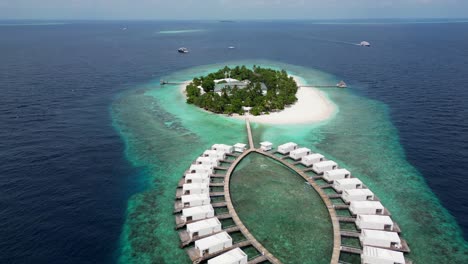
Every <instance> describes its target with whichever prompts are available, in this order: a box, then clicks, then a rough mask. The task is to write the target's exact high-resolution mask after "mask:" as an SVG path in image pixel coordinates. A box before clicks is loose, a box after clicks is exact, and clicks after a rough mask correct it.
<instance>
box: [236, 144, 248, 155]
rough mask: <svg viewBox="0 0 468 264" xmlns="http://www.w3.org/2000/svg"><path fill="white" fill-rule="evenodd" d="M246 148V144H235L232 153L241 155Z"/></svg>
mask: <svg viewBox="0 0 468 264" xmlns="http://www.w3.org/2000/svg"><path fill="white" fill-rule="evenodd" d="M246 146H247V144H244V143H237V144H235V145H234V151H235V152H240V153H242V152H244V151H245V150H246V149H247V148H246Z"/></svg>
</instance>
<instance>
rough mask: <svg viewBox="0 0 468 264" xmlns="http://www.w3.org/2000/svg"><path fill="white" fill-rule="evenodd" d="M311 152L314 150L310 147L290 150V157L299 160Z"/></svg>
mask: <svg viewBox="0 0 468 264" xmlns="http://www.w3.org/2000/svg"><path fill="white" fill-rule="evenodd" d="M310 153H312V151H311V150H310V149H308V148H298V149H295V150H293V151H291V152H289V157H290V158H291V159H293V160H298V159H300V158H302V157H305V156H307V155H309V154H310Z"/></svg>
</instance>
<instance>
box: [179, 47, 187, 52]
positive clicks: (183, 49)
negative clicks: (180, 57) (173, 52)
mask: <svg viewBox="0 0 468 264" xmlns="http://www.w3.org/2000/svg"><path fill="white" fill-rule="evenodd" d="M177 51H178V52H179V53H188V49H187V48H183V47H182V48H179V49H178V50H177Z"/></svg>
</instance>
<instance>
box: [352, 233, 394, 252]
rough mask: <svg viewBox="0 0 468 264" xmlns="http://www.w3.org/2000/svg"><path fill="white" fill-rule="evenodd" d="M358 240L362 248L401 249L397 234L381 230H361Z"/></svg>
mask: <svg viewBox="0 0 468 264" xmlns="http://www.w3.org/2000/svg"><path fill="white" fill-rule="evenodd" d="M359 240H360V241H361V244H362V245H363V246H373V247H383V248H394V249H399V248H401V239H400V236H399V235H398V233H395V232H388V231H381V230H370V229H363V230H361V235H360V236H359Z"/></svg>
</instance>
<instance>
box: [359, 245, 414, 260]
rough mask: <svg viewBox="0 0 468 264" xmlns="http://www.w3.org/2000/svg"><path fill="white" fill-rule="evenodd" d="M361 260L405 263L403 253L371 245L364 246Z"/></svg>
mask: <svg viewBox="0 0 468 264" xmlns="http://www.w3.org/2000/svg"><path fill="white" fill-rule="evenodd" d="M361 260H362V263H366V264H405V257H404V255H403V253H401V252H397V251H393V250H388V249H382V248H376V247H369V246H364V249H363V250H362V254H361Z"/></svg>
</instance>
